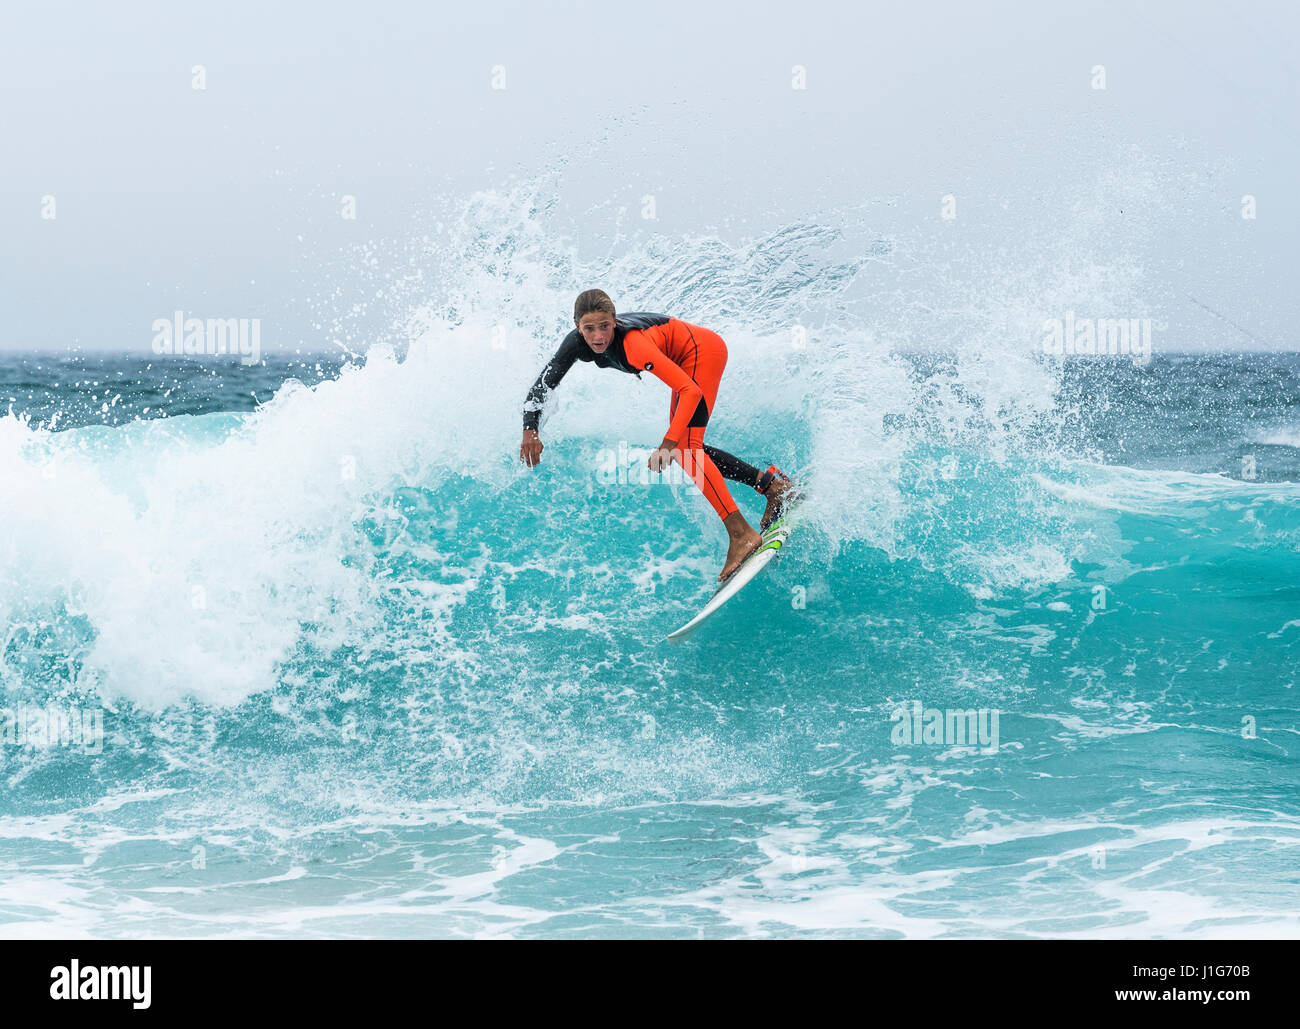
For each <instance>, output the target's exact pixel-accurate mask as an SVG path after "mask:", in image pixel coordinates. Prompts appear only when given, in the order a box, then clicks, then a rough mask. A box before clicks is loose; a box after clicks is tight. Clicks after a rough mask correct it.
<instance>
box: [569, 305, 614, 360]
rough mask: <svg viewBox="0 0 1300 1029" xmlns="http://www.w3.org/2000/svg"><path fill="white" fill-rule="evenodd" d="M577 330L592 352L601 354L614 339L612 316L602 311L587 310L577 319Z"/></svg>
mask: <svg viewBox="0 0 1300 1029" xmlns="http://www.w3.org/2000/svg"><path fill="white" fill-rule="evenodd" d="M578 331H579V332H581V333H582V338H583V339H585V340H586V341H587V346H589V347H591V349H592V352H593V353H597V354H603V353H604V352H605V351H606V350H608V349H609V345H610V344H611V343H612V342H613V341H614V316H613V315H612V314H606V313H605V312H604V311H588V312H587V313H586V314H584V315H583V316H582V318H580V319H579V321H578Z"/></svg>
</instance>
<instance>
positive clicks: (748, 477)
mask: <svg viewBox="0 0 1300 1029" xmlns="http://www.w3.org/2000/svg"><path fill="white" fill-rule="evenodd" d="M704 452H705V453H706V454H708V455H709V457H710V458H711V459H712V461H713V463H714V464H715V465H717V466H718V471H720V472H721V473H722V477H723V478H724V479H730V480H731V481H732V482H743V483H744V484H745V485H746V486H752V487H753V488H754V489H758V480H759V476H761V475H762V474H763V473H762V472H760V471H759V470H758V469H757V468H755V467H754V466H753V465H752V464H750V463H749V462H748V461H742V460H741V459H740V458H738V457H736V456H735V455H734V454H728V453H727V452H726V451H725V450H719V449H718V448H717V447H714V446H710V445H709V444H708V443H705V444H704Z"/></svg>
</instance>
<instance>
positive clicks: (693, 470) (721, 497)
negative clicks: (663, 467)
mask: <svg viewBox="0 0 1300 1029" xmlns="http://www.w3.org/2000/svg"><path fill="white" fill-rule="evenodd" d="M677 448H678V450H680V451H681V464H682V471H684V472H685V473H686V474H687V475H689V476H690V478H691V481H692V482H694V483H695V485H696V486H697V487H698V488H699V491H700V492H701V493H703V494H704V497H705V499H706V500H708V502H709V503H710V504H712V505H713V510H715V511H716V512H718V517H719V518H721V519H722V520H723V521H726V520H727V517H728V516H729V515H731V514H734V513H735V512H736V511H738V510H739V508H738V507H737V506H736V502H735V501H734V500H733V499H732V498H731V491H730V490H728V489H727V483H726V482H725V481H724V479H723V475H722V472H721V471H720V470H719V469H718V466H717V465H716V464H714V463H713V459H712V458H711V457H710V456H709V452H708V448H707V447H705V446H704V429H703V428H698V429H687V430H686V438H685V439H684V440H682V441H681V442H680V443H678V444H677Z"/></svg>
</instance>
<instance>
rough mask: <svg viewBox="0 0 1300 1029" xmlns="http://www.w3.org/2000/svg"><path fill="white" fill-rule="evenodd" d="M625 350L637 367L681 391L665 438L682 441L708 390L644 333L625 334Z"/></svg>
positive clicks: (678, 391)
mask: <svg viewBox="0 0 1300 1029" xmlns="http://www.w3.org/2000/svg"><path fill="white" fill-rule="evenodd" d="M623 352H624V353H625V354H627V362H628V364H630V365H631V366H632V367H633V368H637V369H643V370H644V371H647V372H650V373H651V374H652V375H654V376H655V377H656V378H657V379H660V380H661V381H663V382H665V383H667V385H668V388H669V389H671V390H672V391H673V392H674V393H678V394H680V396H679V397H678V400H677V410H676V412H675V413H674V414H673V420H672V424H671V425H669V426H668V431H667V432H666V433H664V439H671V440H675V441H676V442H678V443H680V442H681V441H682V440H683V439H684V438H685V437H686V426H687V425H688V424H689V423H690V420H691V418H692V417H693V416H694V415H695V409H696V408H697V407H698V406H699V404H700V401H701V400H703V399H704V390H702V389H700V387H699V386H697V385H696V384H695V380H694V379H692V378H691V377H690V376H689V375H687V374H686V373H685V372H684V371H682V369H681V367H680V366H679V365H676V364H674V363H673V362H672V361H671V360H669V358H668V357H667V355H665V354H664V352H663V351H662V350H660V349H659V348H658V347H656V346H655V345H654V344H653V343H651V342H649V341H648V340H646V339H644V338H642V335H641V334H640V333H631V332H629V333H628V334H627V335H626V336H625V337H624V338H623Z"/></svg>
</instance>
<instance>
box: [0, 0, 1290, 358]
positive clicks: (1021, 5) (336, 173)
mask: <svg viewBox="0 0 1300 1029" xmlns="http://www.w3.org/2000/svg"><path fill="white" fill-rule="evenodd" d="M1298 9H1300V8H1298V7H1297V5H1296V4H1294V3H1282V2H1277V3H1250V2H1247V3H1240V4H1232V5H1227V4H1224V5H1214V6H1213V8H1211V7H1210V5H1208V4H1202V3H1176V2H1170V3H1145V4H1143V3H1137V2H1114V3H1111V2H1087V0H1082V2H1080V0H1072V2H1071V3H1069V4H1060V5H1057V4H1042V3H1038V2H1033V0H1023V2H1003V3H979V4H973V3H972V4H967V3H958V2H956V0H951V2H945V3H935V2H931V3H918V2H909V3H907V4H897V3H890V4H871V3H860V2H852V3H851V2H847V0H846V2H843V3H818V2H799V3H788V2H782V3H771V4H769V3H756V2H753V0H747V2H743V3H739V2H738V3H709V2H702V0H700V2H689V3H679V2H669V3H662V2H658V0H656V2H654V3H646V4H639V5H632V4H620V3H609V2H573V3H545V4H535V3H506V4H503V3H495V2H481V3H456V4H442V3H432V4H430V3H386V2H383V0H373V2H370V3H366V4H359V3H329V2H324V3H322V2H313V3H310V4H308V3H302V4H281V5H268V4H262V3H240V2H226V0H223V2H221V3H204V4H198V3H178V2H159V3H128V4H125V5H101V4H91V3H81V4H69V3H50V2H44V0H43V2H40V3H16V2H13V0H9V2H7V3H6V4H5V8H4V15H3V19H4V22H3V26H2V28H0V139H2V140H3V151H4V158H3V162H2V163H0V229H2V230H3V231H2V236H0V314H3V326H4V333H3V338H2V339H0V348H3V349H6V350H25V349H34V348H50V349H65V348H67V347H68V346H70V345H75V346H79V347H82V348H105V349H114V350H134V351H141V352H145V351H147V348H148V343H149V339H150V330H149V326H150V324H151V323H152V321H153V319H155V318H158V317H160V316H161V317H166V316H169V315H170V312H171V311H172V310H173V309H175V308H181V309H184V310H185V311H186V312H187V313H192V314H195V315H198V316H200V317H261V318H262V319H263V347H264V348H265V349H270V348H273V347H277V346H278V347H285V346H288V347H292V346H295V345H302V344H306V345H308V346H313V347H325V346H327V342H326V340H325V339H324V337H323V335H322V334H321V332H319V331H317V330H315V329H314V328H313V326H312V324H310V322H311V318H310V316H309V313H308V312H309V309H310V310H319V307H320V304H321V303H322V300H321V297H322V296H324V295H325V293H326V291H325V289H324V285H326V284H333V283H335V282H337V281H339V280H346V279H347V276H348V273H347V266H348V262H349V261H353V260H354V259H355V254H356V252H357V251H356V246H357V244H360V243H364V242H366V241H386V242H385V243H384V244H383V246H381V247H380V250H379V252H378V255H377V258H376V259H377V260H378V261H385V260H394V261H395V260H397V258H396V257H393V256H392V255H391V254H390V253H388V252H387V251H386V250H385V249H384V248H385V247H388V246H390V245H391V242H392V241H401V240H403V239H415V238H417V237H418V236H419V235H420V234H421V233H423V232H427V231H428V229H429V227H430V223H431V220H432V214H431V212H433V211H435V210H436V211H438V212H439V215H438V216H439V217H441V216H442V214H443V213H445V212H447V211H452V212H454V211H456V210H457V209H458V204H461V203H462V202H463V200H464V198H466V197H468V196H469V195H470V194H472V193H473V192H474V191H475V190H479V189H483V188H488V187H501V186H504V185H506V184H507V183H508V182H510V181H511V179H512V177H514V178H518V177H520V176H525V177H526V176H530V175H542V174H549V175H552V176H554V180H555V184H556V190H557V196H558V198H559V204H558V206H557V210H556V213H555V216H554V231H556V232H569V231H572V232H573V234H574V238H575V239H577V240H578V241H579V242H581V244H582V246H583V247H584V248H585V250H586V251H588V252H590V253H592V254H600V253H604V252H605V251H604V249H602V247H601V246H600V245H599V244H600V242H601V241H602V240H603V239H608V238H610V237H611V234H612V232H613V227H614V220H615V217H616V214H617V211H618V210H619V209H620V208H627V207H628V206H629V205H631V206H632V207H633V208H635V207H636V205H637V204H638V203H639V198H640V197H641V196H643V195H644V194H646V193H647V192H652V193H654V194H655V196H656V198H657V205H658V219H657V221H656V222H655V225H654V231H656V232H659V233H666V234H670V235H671V234H681V233H703V232H716V233H717V234H719V236H720V237H722V238H725V239H728V240H732V241H736V240H743V239H744V238H745V237H746V236H747V235H751V234H755V233H764V232H770V231H772V230H774V229H776V228H778V227H780V226H781V225H782V224H783V223H784V222H785V221H787V220H789V219H792V218H797V217H800V216H804V215H807V214H808V213H809V212H814V211H816V212H828V211H829V212H836V211H844V210H848V209H850V208H852V207H854V206H855V205H860V204H862V203H863V202H864V201H866V200H869V199H871V198H880V197H888V198H894V199H895V200H896V202H897V208H896V210H895V212H894V214H893V217H894V218H895V219H897V220H901V221H904V222H905V221H906V220H907V219H923V218H928V217H931V216H935V215H937V212H938V206H939V198H940V197H941V196H943V195H945V194H949V193H955V194H956V195H958V196H959V197H960V198H961V202H963V203H969V204H970V205H972V206H971V207H970V208H968V209H969V210H972V211H978V208H979V205H980V203H981V200H982V199H989V198H994V197H996V198H997V199H998V200H999V202H1001V201H1005V200H1006V199H1007V198H1011V199H1012V200H1013V201H1015V200H1017V198H1023V200H1024V203H1025V204H1026V208H1025V210H1028V209H1029V205H1031V204H1033V203H1035V202H1038V203H1040V204H1044V205H1047V208H1049V209H1050V205H1051V203H1052V200H1053V198H1054V197H1060V196H1065V195H1077V194H1076V193H1073V192H1072V191H1074V190H1076V189H1077V187H1078V180H1079V178H1080V177H1081V176H1091V175H1094V174H1095V173H1096V172H1097V170H1098V169H1104V168H1105V167H1106V166H1107V164H1109V165H1111V166H1112V167H1115V166H1118V167H1120V168H1122V167H1123V166H1124V162H1125V161H1127V160H1130V159H1131V158H1130V157H1129V156H1128V155H1129V154H1130V153H1131V151H1130V150H1129V149H1128V148H1130V147H1133V146H1137V147H1139V148H1140V150H1141V152H1142V153H1143V154H1145V155H1146V157H1147V158H1148V159H1149V160H1151V161H1152V162H1154V166H1155V167H1156V168H1157V169H1158V175H1157V178H1158V179H1159V182H1160V183H1162V185H1160V186H1159V190H1161V191H1165V192H1179V193H1181V192H1183V191H1186V194H1187V195H1186V196H1185V197H1184V196H1179V197H1174V198H1173V200H1174V201H1176V202H1175V205H1174V206H1175V208H1178V206H1179V204H1183V205H1185V207H1186V208H1187V210H1186V211H1185V212H1182V213H1178V214H1177V215H1176V218H1175V220H1172V221H1171V220H1166V221H1164V222H1161V223H1160V224H1161V225H1162V227H1161V229H1160V230H1159V231H1160V232H1161V234H1162V237H1163V238H1164V240H1165V244H1164V246H1165V253H1164V255H1163V258H1164V259H1167V263H1168V265H1169V267H1170V268H1177V269H1179V270H1178V272H1177V273H1176V274H1185V276H1186V281H1185V282H1176V283H1173V284H1172V285H1170V286H1169V289H1170V290H1171V291H1172V292H1174V293H1177V292H1180V291H1185V292H1186V293H1187V295H1189V296H1193V297H1195V298H1196V301H1197V302H1198V303H1200V304H1203V305H1204V306H1205V308H1206V309H1208V310H1211V311H1213V312H1215V316H1214V317H1212V316H1211V315H1209V314H1207V313H1205V312H1204V311H1198V310H1194V309H1189V311H1190V313H1189V314H1188V318H1189V319H1190V320H1189V322H1188V326H1189V327H1190V328H1194V327H1195V319H1196V318H1200V319H1202V320H1203V321H1204V320H1205V319H1210V320H1209V321H1208V322H1206V323H1205V324H1206V328H1207V331H1208V330H1209V329H1216V330H1222V332H1223V335H1222V337H1221V339H1220V342H1221V343H1223V344H1226V345H1232V346H1247V345H1259V346H1270V347H1286V348H1296V347H1297V346H1300V334H1298V333H1297V332H1296V331H1295V324H1296V318H1297V316H1298V315H1300V307H1298V302H1297V299H1296V298H1297V294H1298V293H1300V290H1298V289H1297V287H1296V272H1297V261H1296V250H1297V229H1298V228H1300V198H1298V197H1297V169H1298V168H1300V153H1298V150H1300V143H1298V140H1300V132H1298V131H1297V118H1296V115H1297V112H1300V56H1297V55H1298V54H1300V49H1298V47H1297V44H1300V33H1298V32H1297V28H1298V27H1300V14H1297V13H1296V12H1297V10H1298ZM196 65H201V66H202V69H203V75H204V76H205V81H204V83H203V85H204V87H205V88H203V89H195V88H194V72H193V69H194V67H195V66H196ZM1096 65H1102V66H1104V68H1105V76H1106V82H1105V86H1106V88H1105V89H1104V90H1098V89H1095V88H1092V87H1093V82H1092V76H1093V72H1092V69H1093V67H1094V66H1096ZM496 66H500V67H501V68H503V69H504V85H505V88H504V89H499V88H498V89H494V88H493V85H494V83H493V74H494V67H496ZM795 66H802V67H803V68H805V69H806V76H807V88H806V89H794V88H792V76H793V74H794V72H793V69H794V68H795ZM497 84H498V85H499V84H501V83H500V80H498V83H497ZM345 194H348V195H352V196H355V197H356V204H357V217H356V218H355V219H354V220H348V219H345V218H343V217H341V216H340V197H342V196H343V195H345ZM1246 194H1250V195H1252V196H1254V197H1256V202H1257V205H1258V208H1257V210H1258V216H1257V218H1256V219H1254V220H1252V221H1247V220H1245V219H1242V218H1241V216H1240V208H1241V198H1242V196H1244V195H1246ZM45 197H53V198H54V203H55V215H56V216H55V217H54V218H53V219H50V218H48V217H43V216H42V214H43V211H45V212H46V213H48V210H47V208H48V205H46V203H45V201H44V198H45ZM43 205H45V206H43ZM1059 216H1060V217H1064V215H1059ZM1125 216H1126V217H1128V216H1129V215H1128V214H1126V215H1125ZM1169 217H1170V216H1168V215H1166V218H1167V219H1168V218H1169ZM977 224H978V222H977ZM983 224H984V230H983V231H984V232H985V237H986V240H985V241H986V242H988V243H993V242H996V239H997V237H998V234H999V233H1000V232H1001V231H1002V230H1000V229H998V228H997V225H998V223H997V221H996V220H989V221H987V222H985V223H983ZM887 228H897V225H894V226H891V227H882V230H881V231H887ZM399 249H400V248H399ZM304 292H311V293H313V295H314V297H315V300H314V301H313V305H310V308H309V305H306V304H305V303H304V301H303V293H304ZM343 302H345V301H344V300H340V303H343ZM1229 323H1231V325H1232V326H1235V328H1224V327H1225V326H1227V325H1228V324H1229ZM1190 328H1189V331H1190ZM1238 330H1240V331H1238ZM1210 335H1212V333H1210ZM1207 338H1208V337H1207ZM1252 339H1253V340H1254V344H1251V343H1249V341H1250V340H1252Z"/></svg>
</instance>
